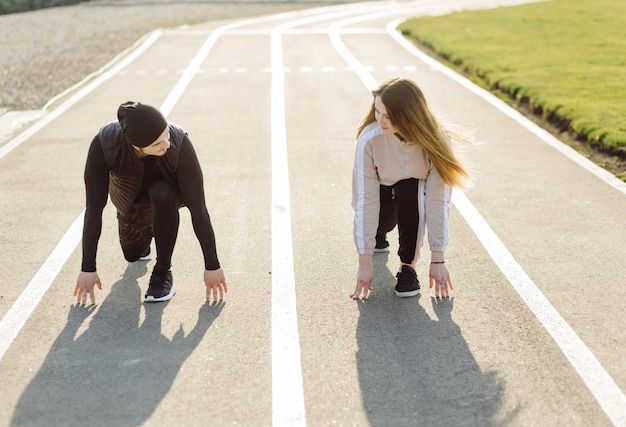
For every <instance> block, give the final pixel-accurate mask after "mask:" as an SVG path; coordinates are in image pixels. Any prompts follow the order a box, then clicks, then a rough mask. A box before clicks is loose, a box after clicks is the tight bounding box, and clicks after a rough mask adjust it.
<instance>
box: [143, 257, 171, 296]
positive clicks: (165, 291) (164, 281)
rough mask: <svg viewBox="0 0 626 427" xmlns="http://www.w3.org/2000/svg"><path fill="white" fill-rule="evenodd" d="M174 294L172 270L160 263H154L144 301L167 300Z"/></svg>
mask: <svg viewBox="0 0 626 427" xmlns="http://www.w3.org/2000/svg"><path fill="white" fill-rule="evenodd" d="M175 294H176V286H174V282H173V278H172V272H171V271H170V269H169V268H167V267H163V266H162V265H159V264H157V265H155V266H154V269H153V270H152V275H151V276H150V285H148V291H147V292H146V296H145V298H144V302H161V301H169V300H170V299H172V297H173V296H174V295H175Z"/></svg>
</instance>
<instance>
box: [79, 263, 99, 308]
mask: <svg viewBox="0 0 626 427" xmlns="http://www.w3.org/2000/svg"><path fill="white" fill-rule="evenodd" d="M96 285H97V286H98V289H100V290H102V283H100V278H99V277H98V273H96V272H95V271H94V272H90V273H88V272H85V271H81V272H80V273H79V275H78V279H77V280H76V288H74V296H75V297H77V298H76V303H77V304H82V305H86V304H87V295H89V297H90V298H91V303H92V304H95V303H96V296H95V294H94V286H96Z"/></svg>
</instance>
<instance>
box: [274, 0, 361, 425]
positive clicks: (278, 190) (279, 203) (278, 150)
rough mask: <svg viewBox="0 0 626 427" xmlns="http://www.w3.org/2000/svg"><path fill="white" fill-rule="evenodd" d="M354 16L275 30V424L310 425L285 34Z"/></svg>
mask: <svg viewBox="0 0 626 427" xmlns="http://www.w3.org/2000/svg"><path fill="white" fill-rule="evenodd" d="M350 13H354V12H353V11H352V10H341V11H337V12H332V13H328V14H323V15H317V16H312V17H307V18H301V19H298V20H295V21H292V22H287V23H285V24H282V25H279V26H277V27H275V28H274V29H273V30H272V32H271V35H270V40H271V67H272V83H271V140H272V141H271V147H272V153H271V158H272V424H273V425H274V426H305V425H306V410H305V406H304V389H303V383H302V362H301V352H300V338H299V333H298V313H297V308H296V285H295V274H294V265H293V243H292V233H291V202H290V196H289V170H288V155H287V131H286V128H287V126H286V119H285V73H286V68H285V65H284V61H283V48H282V36H283V34H284V33H285V32H287V31H288V30H290V29H291V28H293V27H295V26H297V25H305V24H307V23H312V22H315V21H319V20H323V19H330V18H337V17H340V16H342V15H346V14H350Z"/></svg>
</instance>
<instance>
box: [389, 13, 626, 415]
mask: <svg viewBox="0 0 626 427" xmlns="http://www.w3.org/2000/svg"><path fill="white" fill-rule="evenodd" d="M399 23H400V21H399V20H395V21H391V22H389V24H387V32H388V33H389V35H390V36H391V37H392V38H393V39H394V40H396V41H397V42H398V43H400V44H401V45H402V46H403V47H405V48H406V49H407V50H408V51H409V52H410V53H412V54H413V55H415V56H416V57H418V58H419V59H420V60H421V61H423V62H424V63H426V64H427V65H429V66H430V67H432V68H434V69H436V70H438V71H440V72H442V73H443V74H445V75H446V76H448V77H450V78H451V79H452V80H454V81H455V82H457V83H459V84H461V85H462V86H463V87H464V88H466V89H468V90H470V91H472V92H473V93H475V94H477V95H478V96H480V97H481V98H483V99H484V100H486V101H487V102H489V103H490V104H492V105H493V106H494V107H496V108H497V109H498V110H500V111H502V112H503V113H504V114H506V115H507V116H509V117H511V118H512V119H513V120H515V121H517V122H518V123H519V124H520V125H522V126H524V127H525V128H526V129H527V130H529V131H530V132H532V133H533V134H535V135H536V136H537V137H539V138H540V139H541V140H542V141H544V142H545V143H547V144H548V145H550V146H551V147H554V148H555V149H557V150H558V151H559V152H561V153H562V154H564V155H565V156H566V157H567V158H569V159H570V160H573V161H574V162H575V163H576V164H578V165H580V166H581V167H583V168H584V169H585V170H587V171H589V172H591V173H592V174H594V175H595V176H597V177H598V178H600V179H602V180H603V181H604V182H606V183H607V184H609V185H610V186H611V187H613V188H615V189H617V190H618V191H621V192H622V193H624V194H626V183H624V182H622V181H620V180H619V179H618V178H617V177H615V176H614V175H612V174H610V173H609V172H607V171H606V170H604V169H602V168H600V167H599V166H597V165H596V164H594V163H593V162H591V161H590V160H588V159H587V158H585V157H583V156H581V155H580V154H578V153H577V152H576V151H575V150H573V149H571V148H570V147H569V146H567V145H565V144H564V143H562V142H561V141H559V140H558V139H556V138H555V137H553V136H552V135H551V134H550V133H549V132H547V131H545V130H544V129H542V128H540V127H539V126H537V125H536V124H535V123H533V122H532V121H530V120H529V119H527V118H526V117H524V116H523V115H522V114H520V113H519V112H518V111H517V110H515V109H514V108H512V107H510V106H509V105H508V104H506V103H505V102H503V101H501V100H500V99H498V98H497V97H495V96H494V95H492V94H491V93H489V92H488V91H486V90H484V89H482V88H480V87H478V86H477V85H475V84H474V83H472V82H471V81H469V80H468V79H466V78H464V77H463V76H461V75H459V74H457V73H455V72H454V71H452V70H451V69H450V68H448V67H446V66H445V65H443V64H441V63H440V62H438V61H436V60H434V59H433V58H431V57H430V56H428V55H426V54H425V53H423V52H421V51H420V50H419V49H417V48H416V47H415V46H414V45H413V44H412V43H411V42H409V41H408V40H407V39H405V38H404V37H403V36H402V35H401V34H400V33H399V32H398V31H396V27H397V26H398V24H399ZM455 193H458V192H455ZM452 200H453V203H454V205H455V206H456V208H457V209H458V210H459V212H461V215H463V217H464V218H465V221H467V223H468V224H469V225H470V227H471V228H472V230H474V233H475V234H476V236H477V237H478V239H479V240H480V241H481V242H482V244H483V246H484V247H485V249H486V250H487V252H489V255H490V256H491V258H493V260H494V261H495V262H496V264H497V265H498V267H499V268H500V270H501V271H502V273H504V275H505V276H506V277H507V279H508V280H509V282H510V283H511V285H512V286H513V288H514V289H515V290H516V291H517V293H518V294H519V295H520V297H522V299H523V300H524V302H525V303H526V305H527V306H528V308H529V309H530V310H531V311H532V312H533V313H534V314H535V316H536V317H537V319H539V321H540V322H541V324H542V325H543V326H544V328H546V330H547V331H548V333H549V334H550V335H551V336H552V338H553V339H554V341H555V342H556V343H557V345H558V346H559V348H560V349H561V351H562V352H563V354H564V355H565V356H566V357H567V359H568V360H569V362H570V363H571V364H572V366H573V367H574V369H575V370H576V372H578V375H580V377H581V379H582V380H583V382H584V383H585V385H586V386H587V388H588V389H589V391H591V393H592V394H593V396H594V397H595V399H596V401H597V402H598V404H599V405H600V407H602V409H603V410H604V413H605V414H606V415H607V416H608V417H609V418H610V419H611V422H612V423H613V424H614V425H616V426H626V395H624V392H623V391H622V390H621V389H620V388H619V386H618V385H617V384H616V383H615V381H614V380H613V378H612V377H611V376H610V375H609V373H608V372H607V371H606V370H605V369H604V367H603V366H602V365H601V364H600V362H599V361H598V359H597V358H596V357H595V356H594V354H593V353H592V352H591V350H590V349H589V348H588V347H587V345H586V344H585V343H584V342H583V341H582V340H581V339H580V337H579V336H578V335H577V334H576V332H574V330H573V329H572V328H571V326H569V324H568V323H567V322H566V321H565V319H563V317H561V315H560V314H559V313H558V311H557V310H556V309H555V308H554V307H553V306H552V304H550V302H549V301H548V299H547V298H546V297H545V296H544V295H543V293H542V292H541V291H540V290H539V288H538V287H537V285H535V283H534V282H533V281H532V280H531V279H530V278H529V277H528V276H527V275H526V273H525V272H524V270H523V269H522V267H521V266H520V265H519V264H518V263H517V261H515V259H514V258H513V256H512V255H511V254H510V253H509V251H508V250H507V249H506V247H505V246H504V244H503V243H502V242H501V241H500V240H499V239H498V237H497V235H496V234H495V233H494V232H493V230H492V229H491V228H490V227H489V225H488V224H487V222H486V221H485V220H484V218H483V217H482V216H481V215H480V213H479V212H478V210H477V209H476V208H475V207H474V205H472V203H471V202H470V201H469V199H467V197H466V196H465V195H463V194H456V196H453V199H452Z"/></svg>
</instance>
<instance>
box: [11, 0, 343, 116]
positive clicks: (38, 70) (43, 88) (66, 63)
mask: <svg viewBox="0 0 626 427" xmlns="http://www.w3.org/2000/svg"><path fill="white" fill-rule="evenodd" d="M337 3H349V1H323V0H297V1H251V0H240V1H211V0H207V1H193V0H192V1H186V2H173V1H160V0H155V1H147V2H142V1H136V0H92V1H90V2H85V3H79V4H77V5H73V6H64V7H55V8H50V9H40V10H36V11H31V12H25V13H16V14H10V15H0V40H2V43H1V44H0V70H1V71H0V87H1V88H2V90H1V91H0V115H2V113H3V112H6V111H12V110H37V109H41V108H42V107H43V106H44V105H45V104H46V103H47V102H48V101H49V100H50V99H51V98H53V97H54V96H56V95H57V94H59V93H61V92H63V91H64V90H65V89H67V88H69V87H71V86H72V85H74V84H75V83H77V82H78V81H80V80H82V79H83V78H84V77H85V76H87V75H89V74H90V73H92V72H94V71H96V70H98V69H100V68H101V67H102V66H104V65H105V64H106V63H108V62H109V61H110V60H111V59H112V58H114V57H115V56H116V55H117V54H118V53H120V52H121V51H123V50H124V49H126V48H127V47H129V46H131V45H132V44H133V43H135V42H136V41H137V40H138V39H139V38H141V37H142V36H143V35H145V34H146V33H148V32H150V31H151V30H153V29H155V28H159V27H173V26H177V25H183V24H194V23H199V22H206V21H211V20H219V19H231V18H238V17H247V16H257V15H263V14H270V13H278V12H283V11H287V10H295V9H303V8H308V7H315V6H322V5H329V4H337Z"/></svg>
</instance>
